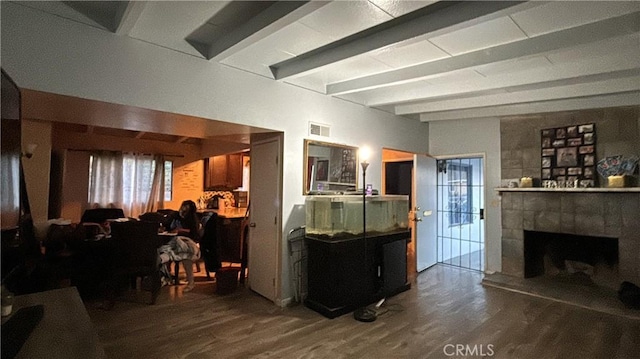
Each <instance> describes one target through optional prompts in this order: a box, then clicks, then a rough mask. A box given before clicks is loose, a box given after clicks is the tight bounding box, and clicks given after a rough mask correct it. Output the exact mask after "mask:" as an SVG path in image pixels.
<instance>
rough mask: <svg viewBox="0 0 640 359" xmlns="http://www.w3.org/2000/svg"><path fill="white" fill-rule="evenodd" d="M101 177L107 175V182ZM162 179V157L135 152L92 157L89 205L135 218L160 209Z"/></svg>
mask: <svg viewBox="0 0 640 359" xmlns="http://www.w3.org/2000/svg"><path fill="white" fill-rule="evenodd" d="M94 168H95V169H97V170H95V169H94ZM105 170H108V171H110V172H104V171H105ZM100 176H106V178H107V179H108V180H106V179H103V177H100ZM163 180H164V159H163V158H162V156H153V155H145V154H135V153H124V154H119V155H115V156H114V153H111V152H110V153H105V152H101V153H99V154H94V155H93V156H92V172H91V184H90V187H89V190H90V194H89V202H90V203H97V204H99V206H100V207H113V206H115V207H119V208H122V210H123V211H124V213H125V215H126V216H128V217H134V218H136V217H138V216H139V215H141V214H143V213H146V212H152V211H155V210H157V209H158V208H159V202H160V201H161V198H162V196H161V195H160V192H161V189H162V188H163ZM94 183H96V184H97V185H93V184H94Z"/></svg>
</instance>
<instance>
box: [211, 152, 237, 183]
mask: <svg viewBox="0 0 640 359" xmlns="http://www.w3.org/2000/svg"><path fill="white" fill-rule="evenodd" d="M238 187H242V153H233V154H228V155H220V156H214V157H209V158H206V159H205V160H204V189H205V190H206V191H213V190H233V189H236V188H238Z"/></svg>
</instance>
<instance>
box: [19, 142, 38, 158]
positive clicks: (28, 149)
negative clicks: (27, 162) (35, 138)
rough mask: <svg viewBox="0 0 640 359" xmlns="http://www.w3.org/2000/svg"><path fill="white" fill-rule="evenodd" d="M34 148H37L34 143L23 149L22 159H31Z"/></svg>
mask: <svg viewBox="0 0 640 359" xmlns="http://www.w3.org/2000/svg"><path fill="white" fill-rule="evenodd" d="M36 148H38V145H37V144H36V143H30V144H28V145H27V146H26V147H25V150H24V152H23V153H22V156H23V157H26V158H31V157H33V153H34V152H35V151H36Z"/></svg>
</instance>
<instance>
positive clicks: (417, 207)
mask: <svg viewBox="0 0 640 359" xmlns="http://www.w3.org/2000/svg"><path fill="white" fill-rule="evenodd" d="M382 159H383V162H384V173H383V176H382V178H383V188H384V190H385V191H384V194H402V195H408V196H409V201H410V205H409V207H410V208H408V213H407V214H408V216H409V224H410V225H409V227H410V228H411V242H410V243H408V245H407V273H408V274H409V279H413V276H415V275H416V273H418V272H421V271H423V270H425V269H427V268H429V267H431V266H433V265H434V264H436V259H437V257H436V253H437V243H436V239H437V231H436V225H437V221H436V215H435V213H436V209H437V201H436V192H437V191H436V176H437V171H436V160H435V159H434V158H432V157H429V156H427V155H424V154H415V153H411V152H404V151H397V150H391V149H383V152H382Z"/></svg>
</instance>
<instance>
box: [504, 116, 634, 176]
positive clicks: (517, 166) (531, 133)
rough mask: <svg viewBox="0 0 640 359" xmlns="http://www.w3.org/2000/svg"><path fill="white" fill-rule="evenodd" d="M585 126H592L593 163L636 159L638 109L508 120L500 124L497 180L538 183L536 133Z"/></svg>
mask: <svg viewBox="0 0 640 359" xmlns="http://www.w3.org/2000/svg"><path fill="white" fill-rule="evenodd" d="M585 123H595V127H596V161H598V160H600V159H602V158H604V157H606V156H613V155H625V156H629V155H636V156H640V106H629V107H615V108H604V109H594V110H582V111H567V112H554V113H548V114H536V115H528V116H516V117H508V118H503V119H502V120H501V121H500V146H501V171H502V172H501V178H502V179H507V178H520V177H523V176H529V177H533V178H537V179H539V178H540V170H541V163H540V161H541V158H540V157H541V136H540V130H542V129H545V128H554V127H562V126H570V125H579V124H585ZM600 182H602V180H601V179H600Z"/></svg>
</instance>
